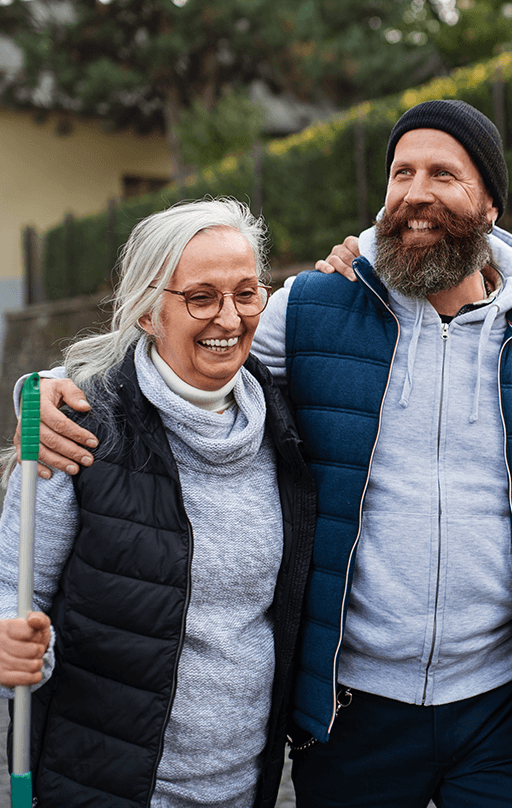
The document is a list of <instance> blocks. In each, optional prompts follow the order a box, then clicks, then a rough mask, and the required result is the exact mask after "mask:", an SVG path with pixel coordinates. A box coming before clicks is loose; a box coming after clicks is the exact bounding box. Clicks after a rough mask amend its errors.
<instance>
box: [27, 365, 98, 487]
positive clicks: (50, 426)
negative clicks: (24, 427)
mask: <svg viewBox="0 0 512 808" xmlns="http://www.w3.org/2000/svg"><path fill="white" fill-rule="evenodd" d="M40 390H41V428H40V431H39V440H40V441H41V443H40V447H39V460H40V461H42V462H41V463H38V465H37V473H38V475H39V476H40V477H43V478H44V479H46V480H47V479H49V478H50V477H51V476H52V473H51V471H50V469H49V468H48V467H47V466H43V465H42V463H47V464H48V466H53V468H56V469H60V471H65V472H66V473H67V474H77V473H78V469H79V466H78V465H77V464H78V463H80V464H81V465H82V466H90V465H92V462H93V460H94V458H93V456H92V454H91V453H90V452H88V451H87V450H86V449H84V448H83V446H88V447H89V448H91V449H94V448H95V447H96V446H97V445H98V441H97V439H96V437H95V436H94V435H93V434H92V432H88V430H87V429H82V427H80V426H78V425H77V424H75V422H74V421H72V420H71V419H70V418H67V417H66V416H65V415H64V414H63V413H61V412H60V410H59V407H62V405H63V404H68V405H69V406H70V407H71V408H72V409H74V410H78V411H79V412H87V411H88V410H90V405H89V404H88V403H87V401H86V400H85V396H84V394H83V393H82V391H81V390H79V389H78V387H76V385H74V384H73V382H72V381H70V379H41V380H40ZM14 443H15V445H16V448H17V451H18V462H20V422H19V421H18V426H17V428H16V433H15V435H14ZM80 444H81V445H80ZM70 461H74V462H70Z"/></svg>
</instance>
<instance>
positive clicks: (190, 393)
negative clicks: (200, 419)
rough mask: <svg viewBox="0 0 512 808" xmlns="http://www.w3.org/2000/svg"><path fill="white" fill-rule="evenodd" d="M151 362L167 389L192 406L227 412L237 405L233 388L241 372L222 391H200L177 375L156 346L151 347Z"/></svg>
mask: <svg viewBox="0 0 512 808" xmlns="http://www.w3.org/2000/svg"><path fill="white" fill-rule="evenodd" d="M151 361H152V362H153V364H154V366H155V367H156V369H157V370H158V372H159V374H160V376H161V377H162V379H163V380H164V382H165V383H166V385H167V387H168V388H169V389H170V390H172V392H173V393H176V395H178V396H181V398H184V399H185V401H188V402H189V403H190V404H195V406H196V407H200V408H201V409H203V410H209V411H211V412H220V411H224V410H227V409H228V407H231V406H233V404H234V403H235V400H234V397H233V387H234V386H235V384H236V382H237V379H238V376H239V373H240V371H238V373H236V374H235V376H233V378H232V379H230V380H229V382H228V383H227V384H225V385H224V387H221V388H220V390H200V389H199V388H198V387H192V385H191V384H187V382H184V381H183V379H180V377H179V376H177V375H176V373H175V372H174V370H173V369H172V368H171V367H170V366H169V365H168V364H167V362H165V361H164V360H163V359H162V357H161V356H160V354H159V353H158V351H157V349H156V345H152V346H151Z"/></svg>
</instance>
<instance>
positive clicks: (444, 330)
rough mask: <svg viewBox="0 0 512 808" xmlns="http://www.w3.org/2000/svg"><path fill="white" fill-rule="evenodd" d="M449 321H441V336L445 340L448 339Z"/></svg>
mask: <svg viewBox="0 0 512 808" xmlns="http://www.w3.org/2000/svg"><path fill="white" fill-rule="evenodd" d="M448 328H449V323H441V337H442V339H444V340H447V339H448Z"/></svg>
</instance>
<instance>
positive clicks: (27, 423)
mask: <svg viewBox="0 0 512 808" xmlns="http://www.w3.org/2000/svg"><path fill="white" fill-rule="evenodd" d="M38 454H39V376H38V374H37V373H32V375H31V376H29V377H28V379H27V380H26V382H25V384H24V385H23V392H22V395H21V518H20V558H19V570H18V617H23V618H26V617H27V615H28V614H29V612H31V611H32V598H33V589H34V527H35V504H36V483H37V457H38ZM30 700H31V690H30V686H18V687H15V689H14V728H13V730H14V731H13V767H12V774H11V808H31V806H32V775H31V772H30Z"/></svg>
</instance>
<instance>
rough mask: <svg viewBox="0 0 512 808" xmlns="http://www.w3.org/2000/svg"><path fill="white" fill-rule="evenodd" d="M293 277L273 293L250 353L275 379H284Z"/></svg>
mask: <svg viewBox="0 0 512 808" xmlns="http://www.w3.org/2000/svg"><path fill="white" fill-rule="evenodd" d="M294 280H295V277H291V278H287V279H286V281H285V282H284V286H283V288H282V289H278V290H277V292H275V293H274V294H273V295H272V296H271V298H270V300H269V303H268V306H267V308H266V309H265V311H264V312H263V314H262V315H261V317H260V322H259V325H258V328H257V329H256V333H255V335H254V339H253V341H252V346H251V353H253V354H255V356H257V357H258V359H259V360H260V361H261V362H263V363H264V364H265V365H266V366H267V367H268V369H269V370H270V372H271V373H272V375H273V376H275V377H276V378H282V379H283V378H285V377H286V308H287V306H288V296H289V294H290V289H291V286H292V284H293V281H294Z"/></svg>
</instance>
